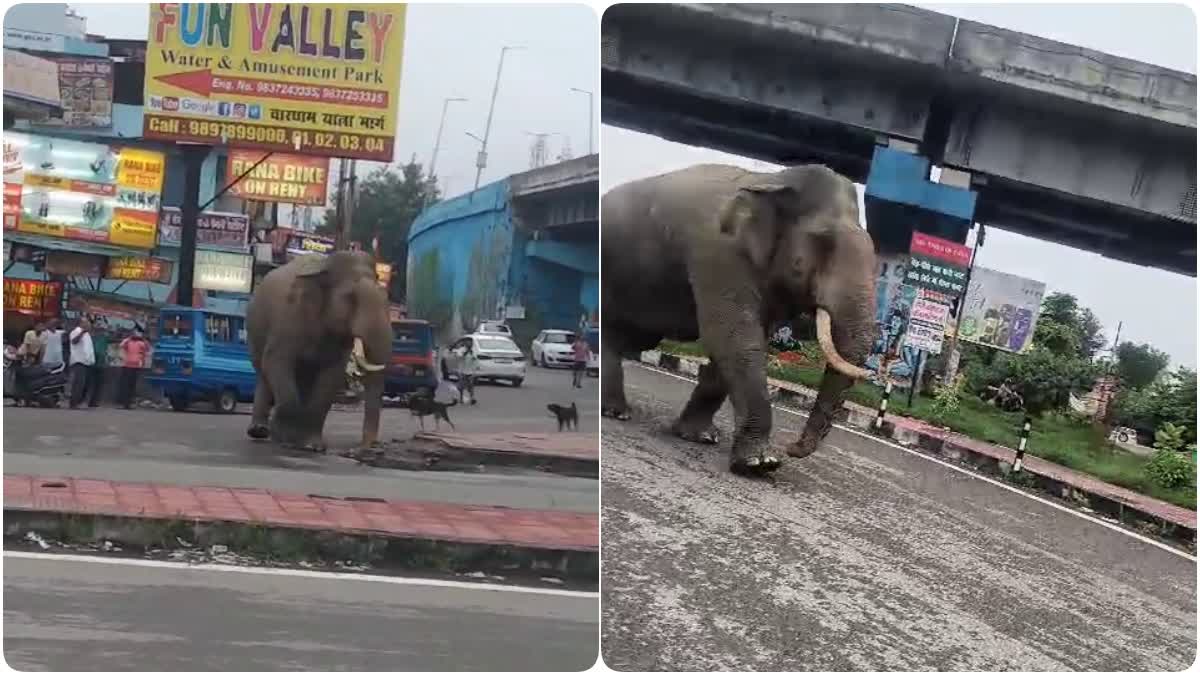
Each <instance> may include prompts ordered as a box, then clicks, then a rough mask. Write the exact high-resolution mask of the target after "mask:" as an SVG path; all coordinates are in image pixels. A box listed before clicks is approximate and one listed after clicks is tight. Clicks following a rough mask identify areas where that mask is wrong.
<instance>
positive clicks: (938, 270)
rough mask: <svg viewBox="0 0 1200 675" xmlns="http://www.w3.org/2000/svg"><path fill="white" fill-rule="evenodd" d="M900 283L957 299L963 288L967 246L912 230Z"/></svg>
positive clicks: (965, 285) (965, 279) (968, 262)
mask: <svg viewBox="0 0 1200 675" xmlns="http://www.w3.org/2000/svg"><path fill="white" fill-rule="evenodd" d="M909 252H910V256H909V262H908V266H907V269H906V270H905V273H904V283H906V284H908V285H910V286H916V287H917V288H924V289H929V290H931V291H936V292H938V293H942V294H944V295H949V296H951V297H952V298H955V299H957V298H958V297H959V296H961V295H962V294H963V293H964V292H966V290H967V268H968V267H970V265H971V249H970V248H969V247H967V246H963V245H962V244H956V243H954V242H952V241H947V240H945V239H939V238H937V237H931V236H929V235H927V234H924V233H922V232H913V237H912V246H911V247H910V249H909Z"/></svg>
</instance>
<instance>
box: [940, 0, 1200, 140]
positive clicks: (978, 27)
mask: <svg viewBox="0 0 1200 675" xmlns="http://www.w3.org/2000/svg"><path fill="white" fill-rule="evenodd" d="M947 67H948V68H949V69H950V70H951V71H954V72H957V73H960V74H965V75H969V76H970V77H971V78H974V79H979V80H983V81H985V82H988V83H994V84H998V85H1002V86H1004V87H1005V88H1007V89H1008V90H1009V93H1010V94H1017V95H1024V96H1025V97H1027V98H1028V97H1030V96H1033V97H1037V98H1040V99H1041V100H1042V102H1043V105H1044V106H1045V107H1046V108H1047V109H1051V110H1053V109H1057V108H1059V107H1061V106H1062V105H1063V104H1064V102H1065V103H1066V104H1067V105H1069V106H1071V108H1073V109H1074V110H1075V111H1076V112H1085V114H1086V113H1095V112H1097V111H1098V110H1103V111H1111V112H1116V113H1119V114H1121V115H1123V116H1128V117H1131V118H1134V119H1135V120H1142V121H1145V122H1149V123H1151V124H1152V125H1171V126H1176V127H1180V128H1184V129H1190V130H1191V131H1192V132H1193V133H1194V132H1195V130H1196V76H1195V75H1193V74H1191V73H1184V72H1180V71H1176V70H1170V69H1168V68H1162V67H1159V66H1154V65H1150V64H1148V63H1141V62H1138V61H1133V60H1131V59H1125V58H1121V57H1119V56H1114V55H1112V54H1105V53H1103V52H1098V51H1095V50H1092V49H1085V48H1083V47H1077V46H1075V45H1069V44H1066V43H1062V42H1055V41H1053V40H1047V39H1044V38H1040V37H1036V36H1033V35H1027V34H1024V33H1018V32H1016V31H1010V30H1005V29H1003V28H997V27H995V26H989V25H987V24H982V23H977V22H974V21H966V20H963V21H960V22H959V24H958V34H957V36H956V37H955V40H954V46H953V49H952V51H951V54H950V58H949V60H948V61H947Z"/></svg>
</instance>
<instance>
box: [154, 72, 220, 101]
mask: <svg viewBox="0 0 1200 675" xmlns="http://www.w3.org/2000/svg"><path fill="white" fill-rule="evenodd" d="M154 79H156V80H159V81H160V82H166V83H167V84H169V85H171V86H172V87H179V88H180V89H186V90H188V91H190V92H192V93H193V94H200V95H201V96H204V97H208V96H209V95H211V94H212V81H213V75H212V71H211V70H190V71H188V72H186V73H171V74H170V75H159V76H158V77H156V78H154Z"/></svg>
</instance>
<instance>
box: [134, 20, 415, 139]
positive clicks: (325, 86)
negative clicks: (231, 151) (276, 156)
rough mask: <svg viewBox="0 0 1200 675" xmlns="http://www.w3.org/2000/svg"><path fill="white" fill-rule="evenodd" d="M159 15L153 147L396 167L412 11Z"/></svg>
mask: <svg viewBox="0 0 1200 675" xmlns="http://www.w3.org/2000/svg"><path fill="white" fill-rule="evenodd" d="M150 7H151V9H150V26H149V41H148V44H147V50H146V80H145V95H146V114H145V122H144V133H143V135H144V136H145V137H146V138H153V139H158V140H164V141H168V142H197V143H211V144H216V143H221V144H226V145H229V146H231V147H241V148H252V149H257V150H282V151H288V152H297V153H300V154H305V155H322V156H326V157H353V158H358V159H366V160H376V161H383V162H390V161H392V150H393V146H394V143H395V135H396V103H397V100H398V99H399V93H400V92H399V88H400V71H401V60H402V57H403V51H404V32H405V9H406V6H405V5H402V4H299V3H286V4H273V3H249V4H217V3H212V4H210V3H159V4H153V5H151V6H150Z"/></svg>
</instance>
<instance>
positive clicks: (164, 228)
mask: <svg viewBox="0 0 1200 675" xmlns="http://www.w3.org/2000/svg"><path fill="white" fill-rule="evenodd" d="M182 239H183V212H182V211H180V210H179V209H177V208H175V207H174V206H164V207H163V209H162V213H161V215H160V216H159V219H158V245H159V246H179V245H181V244H182V243H183V241H182ZM249 245H250V217H249V216H247V215H245V214H241V213H225V212H222V211H205V212H203V213H201V214H199V215H198V216H197V217H196V246H197V247H199V248H205V249H219V250H228V251H245V250H247V248H248V247H249Z"/></svg>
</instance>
